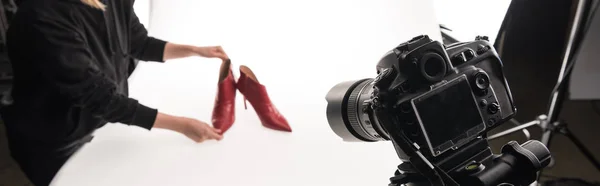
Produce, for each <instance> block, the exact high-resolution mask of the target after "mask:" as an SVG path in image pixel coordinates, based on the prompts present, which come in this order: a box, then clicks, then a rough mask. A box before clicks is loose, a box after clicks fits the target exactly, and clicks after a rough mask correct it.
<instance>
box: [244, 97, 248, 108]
mask: <svg viewBox="0 0 600 186" xmlns="http://www.w3.org/2000/svg"><path fill="white" fill-rule="evenodd" d="M247 102H248V100H247V99H246V96H244V109H245V110H248V106H246V103H247Z"/></svg>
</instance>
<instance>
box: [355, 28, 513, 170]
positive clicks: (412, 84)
mask: <svg viewBox="0 0 600 186" xmlns="http://www.w3.org/2000/svg"><path fill="white" fill-rule="evenodd" d="M377 74H378V76H377V77H376V78H375V79H374V80H373V81H372V82H371V84H372V88H373V91H372V92H371V95H370V96H369V97H370V100H368V101H365V103H366V104H365V105H368V106H369V107H370V108H371V110H372V111H373V112H374V113H377V114H375V115H376V116H375V117H377V119H378V120H379V122H380V123H386V124H383V125H382V126H383V127H382V128H383V129H384V130H388V131H386V132H385V133H386V134H388V136H384V137H385V138H388V139H389V138H391V137H393V135H392V134H391V133H396V132H402V133H403V135H405V136H406V137H408V139H409V140H410V141H411V142H413V143H416V144H417V145H418V146H420V147H421V148H423V149H426V150H423V151H422V152H423V154H424V155H425V157H426V158H433V159H437V158H438V157H444V156H441V155H442V154H444V153H450V154H452V153H453V152H455V151H456V150H458V149H459V148H461V147H462V146H464V145H466V144H468V143H469V142H472V141H473V140H475V139H477V138H485V135H486V133H487V132H488V131H489V130H491V129H493V128H495V127H496V126H498V125H499V124H501V123H503V122H505V121H507V120H509V119H511V118H512V117H513V116H514V114H515V113H516V107H515V106H514V103H513V100H512V95H511V93H510V90H509V87H508V84H507V82H506V79H505V77H504V73H503V70H502V62H501V60H500V58H499V57H498V55H497V53H496V52H495V51H494V49H493V47H492V46H491V44H489V43H488V42H487V41H485V40H476V41H473V42H468V43H459V44H456V45H454V46H448V47H446V46H444V45H442V44H441V43H439V42H437V41H432V40H431V39H429V37H427V36H417V37H415V38H413V39H411V40H410V41H408V42H405V43H402V44H400V45H399V46H398V47H396V48H394V49H393V50H391V51H390V52H388V53H387V54H386V55H385V56H384V57H383V58H382V59H381V60H380V61H379V63H378V64H377ZM382 121H385V122H382ZM386 125H387V126H386ZM390 125H393V126H390ZM388 126H389V127H388ZM393 128H396V129H395V130H394V129H393ZM390 129H392V130H390ZM398 129H399V130H398ZM399 157H400V158H401V159H402V160H403V161H408V156H406V154H403V153H402V152H399Z"/></svg>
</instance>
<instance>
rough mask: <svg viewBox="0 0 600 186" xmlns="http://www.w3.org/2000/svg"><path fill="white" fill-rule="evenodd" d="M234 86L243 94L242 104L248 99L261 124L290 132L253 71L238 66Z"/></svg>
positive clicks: (283, 118) (285, 121) (290, 129)
mask: <svg viewBox="0 0 600 186" xmlns="http://www.w3.org/2000/svg"><path fill="white" fill-rule="evenodd" d="M236 86H237V88H238V90H240V92H241V93H242V94H243V95H244V106H246V100H248V101H249V102H250V104H252V107H253V108H254V111H256V114H257V115H258V117H259V118H260V121H261V123H262V125H263V126H265V127H267V128H270V129H273V130H279V131H286V132H292V128H291V127H290V125H289V124H288V122H287V120H286V119H285V117H284V116H283V115H282V114H281V113H280V112H279V111H278V110H277V108H275V105H273V103H272V102H271V99H270V98H269V95H268V93H267V89H266V88H265V86H264V85H262V84H260V83H259V82H258V79H257V78H256V76H255V75H254V73H253V72H252V71H251V70H250V68H248V67H247V66H244V65H242V66H240V78H239V80H238V82H237V85H236ZM246 109H247V108H246Z"/></svg>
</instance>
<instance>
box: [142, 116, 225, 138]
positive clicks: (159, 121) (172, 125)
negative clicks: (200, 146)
mask: <svg viewBox="0 0 600 186" xmlns="http://www.w3.org/2000/svg"><path fill="white" fill-rule="evenodd" d="M153 128H163V129H169V130H172V131H175V132H179V133H181V134H184V135H185V136H187V137H188V138H190V139H192V140H194V141H195V142H197V143H200V142H203V141H206V140H221V139H222V138H223V136H221V135H220V133H221V131H220V130H219V129H215V128H213V127H211V126H210V125H208V124H206V123H204V122H202V121H198V120H196V119H192V118H185V117H177V116H171V115H167V114H163V113H158V115H157V116H156V120H155V121H154V127H153Z"/></svg>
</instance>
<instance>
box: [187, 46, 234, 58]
mask: <svg viewBox="0 0 600 186" xmlns="http://www.w3.org/2000/svg"><path fill="white" fill-rule="evenodd" d="M194 51H195V52H196V53H197V54H198V55H200V56H202V57H207V58H215V57H216V58H221V59H222V60H227V59H229V57H228V56H227V54H226V53H225V51H224V50H223V48H221V46H210V47H195V49H194Z"/></svg>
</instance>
